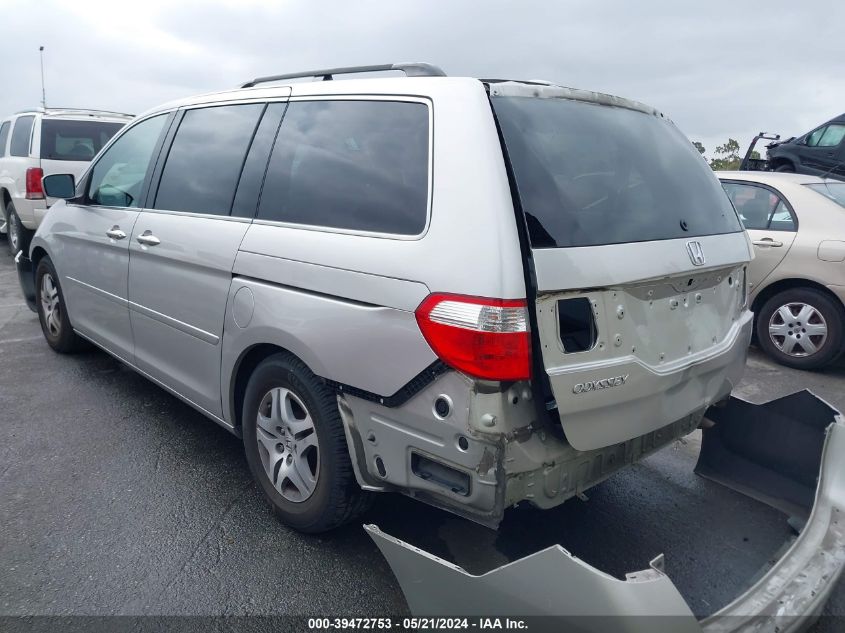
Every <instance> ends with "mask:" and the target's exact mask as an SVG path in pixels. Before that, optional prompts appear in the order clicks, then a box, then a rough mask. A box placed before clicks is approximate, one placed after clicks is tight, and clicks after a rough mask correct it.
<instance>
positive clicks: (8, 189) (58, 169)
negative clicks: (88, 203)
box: [0, 108, 132, 255]
mask: <svg viewBox="0 0 845 633" xmlns="http://www.w3.org/2000/svg"><path fill="white" fill-rule="evenodd" d="M131 120H132V115H129V114H121V113H117V112H106V111H102V110H78V109H70V108H61V109H56V108H51V109H46V110H43V109H41V110H28V111H24V112H18V113H17V114H14V115H12V116H10V117H7V118H6V119H3V120H2V122H0V195H2V200H0V205H2V208H0V210H2V212H3V215H2V218H0V232H3V233H6V234H7V236H8V240H9V246H10V248H11V250H12V254H13V255H14V254H15V253H17V252H18V251H19V250H23V249H25V248H26V247H27V245H28V244H29V239H30V237H32V234H33V233H34V232H35V229H37V228H38V225H39V224H40V223H41V219H42V218H43V217H44V214H45V213H46V212H47V209H48V208H49V206H50V205H51V204H52V202H53V200H48V199H47V198H45V197H44V190H43V188H42V186H41V179H42V178H43V177H44V176H47V175H50V174H74V176H76V178H79V177H80V176H81V175H82V174H83V172H84V171H85V170H86V169H87V168H88V164H89V163H90V162H91V159H92V158H94V156H96V155H97V152H99V151H100V149H101V148H102V147H103V145H105V144H106V143H107V142H108V141H109V140H110V139H111V137H112V136H114V135H115V133H116V132H117V131H118V130H119V129H120V128H122V127H123V126H124V125H126V123H128V122H129V121H131Z"/></svg>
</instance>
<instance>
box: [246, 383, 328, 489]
mask: <svg viewBox="0 0 845 633" xmlns="http://www.w3.org/2000/svg"><path fill="white" fill-rule="evenodd" d="M255 431H256V433H255V437H256V440H257V441H258V454H259V456H260V457H261V463H262V464H263V466H264V472H265V473H266V474H267V477H269V479H270V481H271V482H272V484H273V486H274V487H275V488H276V490H277V491H278V492H279V494H281V495H282V497H284V498H285V499H287V500H288V501H292V502H294V503H301V502H303V501H306V500H307V499H308V498H310V497H311V495H312V494H314V490H315V488H316V487H317V479H318V477H319V473H320V447H319V444H318V442H317V432H316V429H315V428H314V420H313V418H312V417H311V414H310V413H309V411H308V408H307V407H306V406H305V404H304V403H303V401H302V399H301V398H300V397H299V396H297V395H296V394H295V393H294V392H293V391H291V390H290V389H286V388H284V387H277V388H275V389H271V390H270V391H269V392H267V393H266V394H265V395H264V397H263V398H262V399H261V404H260V405H259V406H258V416H257V419H256V429H255Z"/></svg>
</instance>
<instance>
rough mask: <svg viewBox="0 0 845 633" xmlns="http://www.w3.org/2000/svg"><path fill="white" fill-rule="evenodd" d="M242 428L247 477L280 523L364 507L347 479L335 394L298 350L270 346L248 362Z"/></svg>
mask: <svg viewBox="0 0 845 633" xmlns="http://www.w3.org/2000/svg"><path fill="white" fill-rule="evenodd" d="M242 430H243V439H244V449H245V451H246V458H247V462H248V463H249V467H250V470H251V471H252V474H253V477H255V479H256V481H257V482H258V484H259V486H260V487H261V489H262V491H263V492H264V495H265V497H266V498H267V500H268V501H269V502H270V505H271V506H272V508H273V511H274V513H275V514H276V515H277V516H278V517H279V519H281V521H282V522H283V523H285V524H286V525H288V526H290V527H292V528H294V529H296V530H299V531H300V532H308V533H318V532H326V531H328V530H331V529H333V528H336V527H338V526H340V525H342V524H344V523H346V522H348V521H350V520H352V519H353V518H355V517H357V516H358V515H360V514H361V513H363V512H364V511H365V510H366V509H367V507H368V505H369V501H370V498H371V496H372V495H369V494H367V493H365V492H364V491H362V490H361V488H360V487H359V486H358V482H357V481H356V479H355V474H354V472H353V470H352V463H351V461H350V458H349V450H348V449H347V446H346V436H345V433H344V429H343V422H342V421H341V419H340V414H339V412H338V407H337V397H336V396H335V394H334V392H333V391H332V390H331V389H329V388H328V387H327V386H326V385H325V383H323V382H322V381H321V380H320V379H318V378H317V377H316V376H315V375H314V374H313V373H311V371H310V370H309V369H308V367H307V366H306V365H305V364H304V363H303V362H302V361H300V360H299V359H298V358H296V357H294V356H292V355H290V354H286V353H279V354H274V355H273V356H270V357H268V358H267V359H265V360H264V361H263V362H261V363H260V364H259V365H258V367H256V369H255V371H254V372H253V373H252V376H250V379H249V383H248V384H247V388H246V393H245V396H244V406H243V417H242Z"/></svg>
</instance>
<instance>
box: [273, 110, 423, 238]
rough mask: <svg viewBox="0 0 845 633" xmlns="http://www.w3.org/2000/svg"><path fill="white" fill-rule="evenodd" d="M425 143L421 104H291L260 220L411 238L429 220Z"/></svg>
mask: <svg viewBox="0 0 845 633" xmlns="http://www.w3.org/2000/svg"><path fill="white" fill-rule="evenodd" d="M428 139H429V130H428V107H427V106H426V105H425V104H422V103H410V102H398V101H351V100H350V101H341V100H338V101H296V102H291V104H290V105H289V106H288V109H287V112H286V113H285V118H284V120H283V121H282V126H281V128H280V129H279V134H278V136H277V138H276V144H275V145H274V147H273V154H272V156H271V157H270V163H269V165H268V167H267V175H266V177H265V179H264V188H263V190H262V192H261V202H260V204H259V208H258V218H259V219H264V220H276V221H280V222H291V223H294V224H304V225H310V226H322V227H330V228H339V229H350V230H356V231H372V232H378V233H392V234H399V235H417V234H419V233H420V232H422V230H423V228H424V227H425V223H426V216H427V207H428V163H429V161H428Z"/></svg>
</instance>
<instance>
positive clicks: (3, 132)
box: [0, 121, 9, 156]
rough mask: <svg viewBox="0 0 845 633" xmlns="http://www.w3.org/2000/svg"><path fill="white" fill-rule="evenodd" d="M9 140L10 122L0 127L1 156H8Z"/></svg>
mask: <svg viewBox="0 0 845 633" xmlns="http://www.w3.org/2000/svg"><path fill="white" fill-rule="evenodd" d="M8 140H9V122H8V121H3V125H0V156H5V155H6V141H8Z"/></svg>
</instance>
